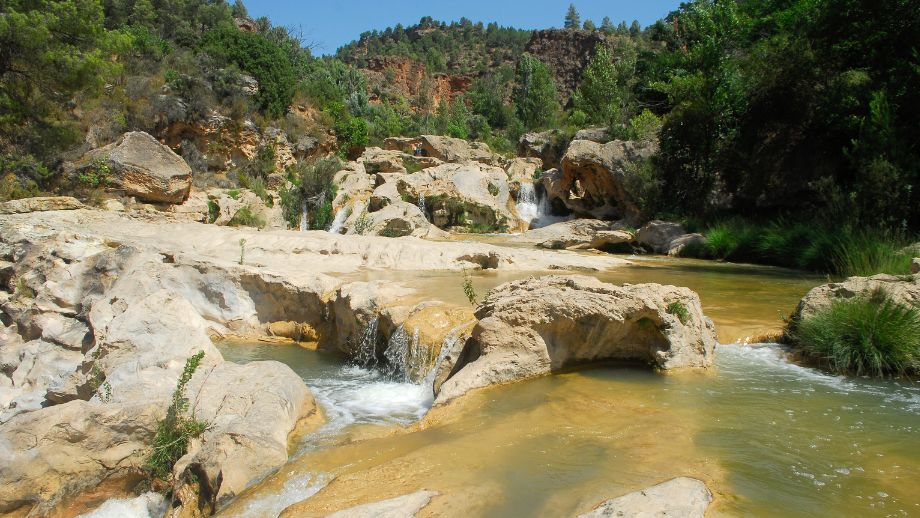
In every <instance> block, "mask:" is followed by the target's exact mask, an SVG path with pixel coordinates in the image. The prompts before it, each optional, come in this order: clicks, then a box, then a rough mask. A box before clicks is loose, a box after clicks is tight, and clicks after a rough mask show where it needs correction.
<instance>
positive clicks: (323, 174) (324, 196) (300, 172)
mask: <svg viewBox="0 0 920 518" xmlns="http://www.w3.org/2000/svg"><path fill="white" fill-rule="evenodd" d="M341 169H342V163H341V162H340V161H339V160H338V159H337V158H323V159H320V160H316V161H313V162H299V163H297V165H295V166H294V167H292V168H290V169H289V170H288V177H289V179H290V180H291V181H292V183H293V184H294V187H292V188H290V189H289V188H281V189H279V190H278V197H279V199H280V200H281V208H282V210H283V212H284V218H285V220H287V222H288V224H289V225H290V226H291V227H298V226H299V225H300V218H301V216H302V213H303V206H304V203H305V202H306V205H307V211H308V214H307V220H308V222H309V226H310V228H311V229H313V230H325V229H326V228H327V227H328V226H329V224H330V223H332V216H333V212H332V201H333V200H335V197H336V192H337V187H336V185H335V184H334V183H333V181H332V180H333V178H334V177H335V173H337V172H339V171H340V170H341Z"/></svg>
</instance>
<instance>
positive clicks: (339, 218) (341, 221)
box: [328, 207, 351, 234]
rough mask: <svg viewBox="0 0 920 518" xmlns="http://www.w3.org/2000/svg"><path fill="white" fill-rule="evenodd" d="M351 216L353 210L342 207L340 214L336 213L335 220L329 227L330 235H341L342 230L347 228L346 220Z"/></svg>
mask: <svg viewBox="0 0 920 518" xmlns="http://www.w3.org/2000/svg"><path fill="white" fill-rule="evenodd" d="M349 214H351V209H349V208H348V207H342V208H341V209H339V211H338V212H336V213H335V218H334V219H333V220H332V224H331V225H329V230H328V232H329V233H330V234H341V233H342V229H343V228H345V220H346V219H348V216H349Z"/></svg>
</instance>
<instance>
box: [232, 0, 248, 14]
mask: <svg viewBox="0 0 920 518" xmlns="http://www.w3.org/2000/svg"><path fill="white" fill-rule="evenodd" d="M231 13H232V14H233V17H234V18H249V12H248V11H247V10H246V6H245V5H243V0H236V1H235V2H233V9H232V10H231Z"/></svg>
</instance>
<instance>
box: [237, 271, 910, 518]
mask: <svg viewBox="0 0 920 518" xmlns="http://www.w3.org/2000/svg"><path fill="white" fill-rule="evenodd" d="M401 275H403V274H400V273H394V272H367V273H365V274H363V277H364V278H375V279H376V278H387V279H393V280H406V281H410V280H411V282H407V284H410V285H411V286H413V287H417V288H419V294H418V296H419V297H420V298H426V297H431V296H432V295H433V294H437V295H438V297H437V298H441V299H443V300H447V301H448V302H454V303H458V304H459V303H464V302H465V300H464V296H463V291H462V287H461V284H460V283H461V281H462V280H461V281H458V279H460V277H458V275H457V274H456V273H418V272H413V273H411V274H407V275H409V277H407V278H406V279H402V278H401V277H400V276H401ZM527 275H529V274H527V273H526V272H523V273H522V272H514V273H510V274H508V273H489V272H484V273H481V274H479V275H477V276H476V277H475V278H474V285H475V287H476V289H477V291H478V292H479V293H480V295H482V294H484V293H485V292H486V291H487V289H488V288H489V287H491V286H494V285H497V284H500V283H502V282H505V281H507V280H511V279H513V278H519V277H523V276H527ZM594 275H596V276H598V277H599V278H601V279H603V280H605V281H610V282H632V283H637V282H662V283H668V284H676V285H683V286H688V287H690V288H691V289H694V290H695V291H697V292H698V293H699V294H700V297H701V300H702V303H703V307H704V309H705V312H706V314H707V315H709V316H710V317H712V318H713V320H714V321H715V323H716V326H717V328H718V330H719V336H720V340H721V341H723V342H734V341H736V340H740V339H743V338H744V337H745V336H748V335H749V334H753V333H757V332H760V331H763V330H765V329H776V328H778V327H779V326H781V323H782V317H783V316H784V315H788V314H789V313H790V312H791V311H792V310H793V309H794V306H795V303H796V302H797V301H798V299H799V298H800V297H801V296H802V295H803V294H804V293H805V292H806V291H807V290H808V288H809V287H811V286H814V285H816V284H818V283H820V282H821V280H820V279H817V278H814V277H809V276H806V275H803V274H801V273H798V272H790V271H785V270H779V269H773V268H762V267H746V266H736V265H723V264H717V263H704V262H697V261H682V260H670V259H653V260H641V261H639V262H638V263H637V264H636V265H635V266H632V267H627V268H621V269H617V270H616V271H610V272H605V273H599V274H594ZM455 291H456V293H454V292H455ZM220 349H221V352H222V353H223V354H224V356H225V357H226V358H227V359H228V360H232V361H240V362H245V361H253V360H261V359H276V360H280V361H282V362H284V363H287V364H288V365H290V366H291V367H292V368H294V370H295V371H296V372H298V373H299V374H300V375H301V376H302V377H303V378H304V379H305V380H306V382H307V384H308V385H309V386H310V387H311V388H312V389H313V391H314V394H315V395H316V397H317V400H318V402H319V403H320V406H321V407H322V409H323V411H324V413H325V415H326V417H327V421H326V424H325V425H323V427H322V428H320V429H319V430H318V431H316V432H314V433H311V434H309V435H307V436H306V437H304V438H303V439H301V440H300V442H299V444H297V445H296V447H295V449H294V452H293V454H292V460H291V462H289V463H288V465H286V466H285V467H283V468H282V469H281V470H280V471H279V472H278V473H277V474H275V475H273V476H271V477H268V478H267V479H266V480H264V481H263V482H261V483H260V484H257V485H256V486H255V487H253V488H252V489H251V490H250V491H248V492H247V493H246V494H244V495H242V496H241V497H240V498H239V499H237V501H235V502H233V503H232V504H231V505H230V506H228V507H227V508H226V509H224V510H223V511H222V513H221V515H223V516H277V515H278V514H279V513H280V512H281V511H282V510H283V509H284V508H286V507H288V506H290V505H293V504H296V503H297V502H302V503H300V504H296V507H295V508H294V509H296V511H297V515H305V516H312V515H323V514H324V513H328V512H329V511H332V510H337V509H341V508H344V507H349V506H352V505H356V504H360V503H366V502H370V501H376V500H381V499H385V498H390V497H394V496H398V495H401V494H405V493H409V492H413V491H416V490H418V489H422V488H425V489H433V490H436V491H439V492H441V493H442V495H443V496H441V497H438V498H435V499H434V500H433V501H432V503H431V504H430V505H429V506H428V507H427V508H425V509H424V510H423V511H422V513H421V514H420V516H458V515H462V516H464V517H479V516H482V517H493V516H494V517H500V516H501V517H506V516H572V515H573V514H577V513H578V512H584V511H585V510H587V509H590V508H591V507H593V506H594V505H595V504H597V503H598V502H600V501H602V500H605V499H608V498H611V497H615V496H618V495H620V494H624V493H626V492H629V491H633V490H636V489H640V488H642V487H646V486H649V485H652V484H655V483H658V482H661V481H663V480H666V479H669V478H672V477H675V476H683V475H686V476H693V477H697V478H700V479H702V480H705V481H706V482H707V483H708V485H709V486H710V488H712V490H713V492H714V494H715V496H716V500H715V502H714V504H713V506H712V507H711V508H710V516H740V515H745V516H911V515H920V491H918V489H920V482H918V481H920V448H918V445H920V385H918V384H913V383H910V382H897V381H873V380H865V379H844V378H841V377H837V376H830V375H826V374H823V373H821V372H819V371H816V370H813V369H808V368H803V367H799V366H796V365H794V364H792V363H789V362H788V361H787V360H786V359H785V357H784V353H783V351H782V350H781V349H780V348H779V347H778V346H742V345H723V346H719V348H718V350H717V356H716V365H715V367H714V368H713V369H710V371H709V372H705V373H678V374H667V375H661V374H655V373H653V372H649V371H647V370H643V369H638V368H629V367H622V366H606V367H597V368H592V369H586V370H579V371H575V372H569V373H564V374H557V375H554V376H548V377H544V378H540V379H536V380H531V381H526V382H522V383H517V384H513V385H508V386H503V387H495V388H491V389H487V390H483V391H479V392H475V393H473V394H471V395H469V396H467V397H465V398H464V399H463V400H461V402H460V403H459V404H457V405H456V406H451V407H449V412H443V411H441V410H439V409H435V411H433V412H432V413H431V415H429V417H428V418H426V419H425V420H424V421H423V422H422V423H424V427H419V426H418V425H415V426H412V425H411V423H413V422H415V421H416V420H418V419H419V418H420V417H421V416H423V415H424V414H425V412H426V411H427V410H428V408H429V406H430V405H431V394H430V389H429V388H428V386H427V385H416V384H412V383H406V382H399V381H392V380H388V379H386V378H385V377H384V376H383V375H382V374H380V373H378V372H375V371H373V370H367V369H361V368H358V367H349V366H345V365H343V363H342V360H341V358H339V357H338V356H336V355H333V354H330V353H324V352H317V351H310V350H305V349H301V348H298V347H296V346H278V345H267V344H221V345H220ZM406 426H409V427H410V430H408V433H406V430H403V427H406Z"/></svg>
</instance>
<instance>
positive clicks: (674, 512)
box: [578, 477, 712, 518]
mask: <svg viewBox="0 0 920 518" xmlns="http://www.w3.org/2000/svg"><path fill="white" fill-rule="evenodd" d="M711 502H712V493H710V492H709V488H707V487H706V484H704V483H703V482H701V481H699V480H697V479H695V478H688V477H680V478H675V479H671V480H668V481H667V482H662V483H661V484H658V485H657V486H652V487H649V488H646V489H641V490H639V491H635V492H632V493H629V494H626V495H623V496H621V497H617V498H614V499H612V500H607V501H606V502H603V503H602V504H600V505H599V506H597V507H595V508H594V509H593V510H591V511H589V512H587V513H584V514H582V515H579V517H578V518H606V517H609V516H616V517H630V518H653V517H654V518H659V517H680V518H703V516H705V515H706V508H707V507H709V504H710V503H711Z"/></svg>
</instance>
